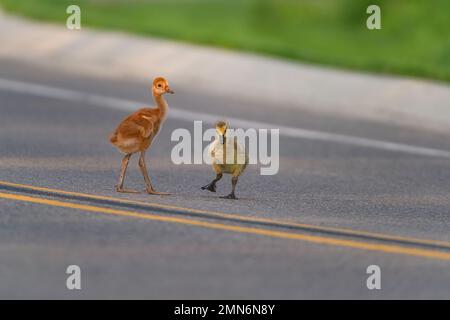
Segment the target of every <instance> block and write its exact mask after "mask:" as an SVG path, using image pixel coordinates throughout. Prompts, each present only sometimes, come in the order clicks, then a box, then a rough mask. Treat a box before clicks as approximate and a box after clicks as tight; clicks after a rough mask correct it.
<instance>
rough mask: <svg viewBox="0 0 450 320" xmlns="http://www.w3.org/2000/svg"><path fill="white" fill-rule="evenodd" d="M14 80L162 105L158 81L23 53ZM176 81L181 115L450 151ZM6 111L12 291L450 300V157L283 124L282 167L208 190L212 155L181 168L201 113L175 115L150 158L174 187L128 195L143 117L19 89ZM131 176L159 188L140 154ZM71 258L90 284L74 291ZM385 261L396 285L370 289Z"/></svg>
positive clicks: (3, 270) (6, 272)
mask: <svg viewBox="0 0 450 320" xmlns="http://www.w3.org/2000/svg"><path fill="white" fill-rule="evenodd" d="M0 78H1V79H8V80H15V81H21V82H26V83H30V84H40V85H45V86H48V87H56V88H64V89H70V90H76V91H79V92H85V93H91V94H97V95H102V96H107V97H111V98H120V99H129V100H136V101H143V102H145V101H148V103H149V104H153V102H152V101H151V96H150V93H149V90H148V88H149V86H150V82H149V83H134V82H131V81H129V80H125V79H124V80H123V81H111V80H106V79H100V78H96V79H94V78H87V77H85V76H82V75H77V74H65V73H62V72H60V71H57V70H49V69H41V68H37V67H33V66H29V65H24V64H21V63H18V62H14V61H0ZM169 81H170V83H171V86H172V88H173V89H174V90H175V91H176V94H175V95H174V96H170V97H168V102H169V105H170V106H171V107H173V108H175V109H178V110H180V109H181V110H185V111H194V112H201V113H208V114H213V115H222V116H224V117H230V118H239V119H246V120H249V121H259V122H267V123H271V124H274V125H275V126H276V125H279V126H282V127H294V128H303V129H308V130H315V131H325V132H332V133H336V134H344V135H351V136H354V137H360V138H368V139H376V140H383V141H390V142H395V143H398V144H407V145H413V146H417V147H423V148H434V149H439V150H447V151H450V139H448V138H449V137H448V136H443V135H438V134H436V133H432V132H425V131H421V130H418V129H414V128H401V127H391V126H384V125H380V124H376V123H370V122H356V121H354V120H352V119H343V118H333V117H327V116H325V115H319V114H312V113H304V112H299V111H294V110H285V109H282V108H277V106H276V105H261V104H260V103H258V104H256V103H254V102H252V101H240V100H239V98H238V96H239V88H236V96H234V97H215V96H212V95H210V94H209V93H208V92H204V95H201V96H199V95H193V94H191V93H190V88H188V87H178V86H177V83H176V79H169ZM193 85H194V86H195V84H193ZM139 107H141V106H140V105H136V109H137V108H139ZM0 112H1V116H0V150H1V152H0V180H1V181H4V182H5V181H6V182H10V183H15V184H20V185H25V186H15V187H14V186H11V185H9V186H7V185H2V184H1V182H0V257H1V260H0V298H67V299H70V298H137V299H146V298H153V299H164V298H175V299H200V298H203V299H205V298H221V299H222V298H223V299H225V298H227V299H228V298H229V299H240V298H244V299H249V298H253V299H298V298H326V299H335V298H357V299H361V298H364V299H365V298H368V299H381V298H384V299H394V298H447V299H448V298H450V268H449V267H450V258H449V257H450V249H449V248H450V213H449V212H450V211H449V208H450V196H449V191H450V174H449V173H450V159H449V158H446V157H439V156H425V155H421V154H414V153H405V152H400V151H398V152H397V151H388V150H383V149H377V148H373V147H364V146H355V145H351V144H346V143H337V142H335V141H325V140H324V141H318V140H310V139H302V138H295V137H289V136H286V135H283V134H282V135H281V137H280V171H279V173H278V174H277V175H274V176H261V175H259V167H258V166H250V168H249V169H248V171H247V172H246V173H245V174H244V175H243V176H242V178H241V179H240V182H239V184H238V188H237V195H238V196H239V197H240V199H239V200H236V201H232V200H225V199H220V198H218V196H220V195H225V194H227V193H228V192H229V190H230V187H231V186H230V181H229V178H228V177H225V178H224V179H223V180H222V181H221V183H220V184H219V188H218V193H217V194H213V193H207V192H205V191H202V190H200V186H202V185H204V184H206V183H207V182H209V181H210V180H211V178H212V177H213V173H212V171H211V169H210V168H209V167H208V166H207V165H180V166H177V165H174V164H173V163H172V162H171V159H170V152H171V149H172V147H173V146H174V143H173V142H171V141H170V135H171V132H172V131H173V130H174V129H176V128H186V129H188V130H190V131H192V129H193V123H192V121H190V120H185V121H183V120H182V119H180V117H178V118H171V117H170V116H169V118H168V120H167V122H166V124H165V125H164V128H163V129H162V131H161V133H160V134H159V136H158V137H157V140H156V141H155V143H154V145H153V146H152V149H151V151H150V152H149V154H148V156H147V160H148V167H149V170H150V175H151V177H152V178H153V183H154V185H155V187H156V188H157V189H158V190H161V191H169V192H171V193H172V195H171V196H165V197H162V196H150V195H146V194H144V193H140V194H117V193H115V192H114V185H115V184H116V182H117V175H118V170H119V165H120V159H121V155H120V154H119V153H118V152H117V151H116V150H115V149H114V148H113V147H112V146H111V145H110V144H109V142H108V135H109V134H110V132H111V131H112V130H113V129H114V128H115V126H116V125H117V123H118V122H119V121H120V120H121V119H122V118H123V117H124V116H125V115H126V114H127V112H125V111H121V110H115V109H112V108H109V107H107V106H105V107H102V106H100V105H99V104H98V103H97V104H92V103H89V102H86V101H83V100H82V99H81V100H79V101H78V100H77V99H73V100H70V99H64V98H55V97H50V96H45V95H39V94H36V93H33V92H28V93H25V92H17V91H13V90H7V89H5V88H3V89H2V88H0ZM169 113H170V111H169ZM198 120H202V119H198ZM231 125H233V123H231ZM125 183H126V186H128V187H132V188H136V189H140V190H143V188H144V184H143V179H142V177H141V175H140V173H139V170H138V168H137V161H136V159H133V161H132V162H131V165H130V170H129V173H128V176H127V179H126V182H125ZM27 186H35V187H46V188H51V189H54V191H48V190H47V191H45V190H44V191H43V190H37V189H32V187H27ZM64 191H70V192H77V193H83V194H88V195H94V196H105V197H114V198H116V199H122V200H126V201H128V202H120V201H116V200H114V199H104V198H101V199H100V198H95V199H94V198H92V197H89V196H83V195H75V194H63V193H62V192H64ZM138 202H146V203H149V204H148V207H146V205H144V204H142V203H138ZM83 206H89V207H83ZM168 206H176V207H177V208H173V207H168ZM109 209H110V210H116V211H113V212H109V211H108V210H109ZM192 209H193V210H192ZM200 210H201V211H200ZM136 213H138V214H136ZM224 214H225V215H224ZM260 219H268V220H270V221H267V220H264V221H261V220H260ZM299 224H301V225H299ZM329 228H333V229H332V230H330V229H329ZM358 232H364V233H358ZM374 233H375V234H374ZM380 234H381V235H380ZM394 237H401V239H399V238H394ZM404 238H408V239H407V240H405V239H404ZM423 239H425V240H429V241H440V243H437V244H435V243H431V244H430V243H429V242H426V243H424V242H423V241H422V240H423ZM71 264H76V265H79V266H80V267H81V270H82V290H80V291H76V290H75V291H69V290H67V289H66V277H67V275H66V273H65V271H66V267H67V266H68V265H71ZM369 265H378V266H380V268H381V274H382V278H381V279H382V280H381V284H382V288H381V290H368V289H367V287H366V279H367V277H368V275H367V274H366V268H367V267H368V266H369Z"/></svg>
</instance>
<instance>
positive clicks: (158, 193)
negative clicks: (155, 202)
mask: <svg viewBox="0 0 450 320" xmlns="http://www.w3.org/2000/svg"><path fill="white" fill-rule="evenodd" d="M146 192H147V193H148V194H154V195H158V196H168V195H170V193H168V192H158V191H155V190H153V189H147V190H146Z"/></svg>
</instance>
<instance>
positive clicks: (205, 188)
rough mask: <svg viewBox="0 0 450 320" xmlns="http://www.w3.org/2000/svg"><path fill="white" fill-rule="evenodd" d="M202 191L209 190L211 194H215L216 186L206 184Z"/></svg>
mask: <svg viewBox="0 0 450 320" xmlns="http://www.w3.org/2000/svg"><path fill="white" fill-rule="evenodd" d="M202 190H209V191H211V192H216V185H215V184H211V183H210V184H207V185H206V186H203V187H202Z"/></svg>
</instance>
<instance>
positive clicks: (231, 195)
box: [221, 193, 237, 200]
mask: <svg viewBox="0 0 450 320" xmlns="http://www.w3.org/2000/svg"><path fill="white" fill-rule="evenodd" d="M221 198H222V199H234V200H236V199H237V198H236V196H235V195H234V193H230V194H229V195H227V196H223V197H221Z"/></svg>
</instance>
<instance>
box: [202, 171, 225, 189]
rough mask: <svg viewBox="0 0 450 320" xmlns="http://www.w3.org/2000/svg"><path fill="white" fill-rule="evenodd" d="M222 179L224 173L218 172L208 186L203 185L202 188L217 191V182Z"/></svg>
mask: <svg viewBox="0 0 450 320" xmlns="http://www.w3.org/2000/svg"><path fill="white" fill-rule="evenodd" d="M220 179H222V174H221V173H218V174H217V175H216V178H215V179H214V180H213V181H211V182H210V183H208V184H207V185H206V186H203V187H202V190H209V191H211V192H216V182H217V181H219V180H220Z"/></svg>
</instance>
